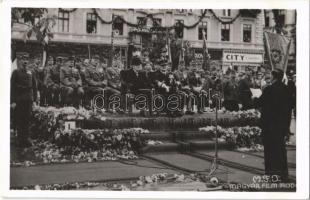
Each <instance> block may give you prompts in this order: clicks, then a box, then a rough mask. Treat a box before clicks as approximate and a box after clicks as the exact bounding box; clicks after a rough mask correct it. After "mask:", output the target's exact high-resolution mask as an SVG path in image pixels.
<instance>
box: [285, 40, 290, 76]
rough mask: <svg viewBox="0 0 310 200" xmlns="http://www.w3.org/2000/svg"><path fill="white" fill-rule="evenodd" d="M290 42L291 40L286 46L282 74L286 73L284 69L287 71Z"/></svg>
mask: <svg viewBox="0 0 310 200" xmlns="http://www.w3.org/2000/svg"><path fill="white" fill-rule="evenodd" d="M291 42H292V39H290V42H289V43H288V45H287V50H286V55H285V61H284V74H285V73H286V69H287V63H288V57H289V51H290V47H291Z"/></svg>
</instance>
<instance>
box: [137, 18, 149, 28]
mask: <svg viewBox="0 0 310 200" xmlns="http://www.w3.org/2000/svg"><path fill="white" fill-rule="evenodd" d="M146 23H147V18H145V17H137V24H138V25H139V26H140V27H144V28H145V27H146Z"/></svg>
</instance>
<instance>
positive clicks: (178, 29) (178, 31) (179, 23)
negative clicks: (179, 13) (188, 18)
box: [174, 19, 184, 38]
mask: <svg viewBox="0 0 310 200" xmlns="http://www.w3.org/2000/svg"><path fill="white" fill-rule="evenodd" d="M183 24H184V20H181V19H176V20H175V24H174V25H176V27H175V34H176V36H177V38H183V33H184V27H183Z"/></svg>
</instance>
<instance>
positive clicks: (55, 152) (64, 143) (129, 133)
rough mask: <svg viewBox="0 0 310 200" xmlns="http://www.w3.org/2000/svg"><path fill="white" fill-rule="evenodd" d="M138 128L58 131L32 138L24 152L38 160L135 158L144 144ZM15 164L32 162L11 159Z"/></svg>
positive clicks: (63, 161) (71, 160)
mask: <svg viewBox="0 0 310 200" xmlns="http://www.w3.org/2000/svg"><path fill="white" fill-rule="evenodd" d="M147 133H148V130H145V129H141V128H129V129H115V130H109V129H102V130H85V129H74V130H68V131H65V130H61V129H57V130H56V131H55V132H54V134H53V138H52V139H50V140H47V141H44V140H35V141H34V145H33V146H32V147H30V148H28V149H26V151H29V152H33V153H34V156H35V157H34V161H38V163H45V164H46V163H65V162H93V161H99V160H118V159H136V158H138V157H137V154H138V151H139V149H140V148H141V146H142V145H145V144H146V141H144V139H141V138H140V135H141V134H147ZM11 164H12V165H14V166H26V167H27V166H31V165H34V164H33V163H32V162H31V163H30V164H29V163H28V162H27V163H26V162H23V163H18V162H12V163H11Z"/></svg>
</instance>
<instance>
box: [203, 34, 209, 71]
mask: <svg viewBox="0 0 310 200" xmlns="http://www.w3.org/2000/svg"><path fill="white" fill-rule="evenodd" d="M202 37H203V43H204V45H203V46H204V49H203V51H204V52H203V55H204V56H203V65H202V67H203V68H205V70H210V69H209V66H207V60H208V59H209V52H208V47H207V40H206V32H205V30H202ZM206 59H207V60H206Z"/></svg>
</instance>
